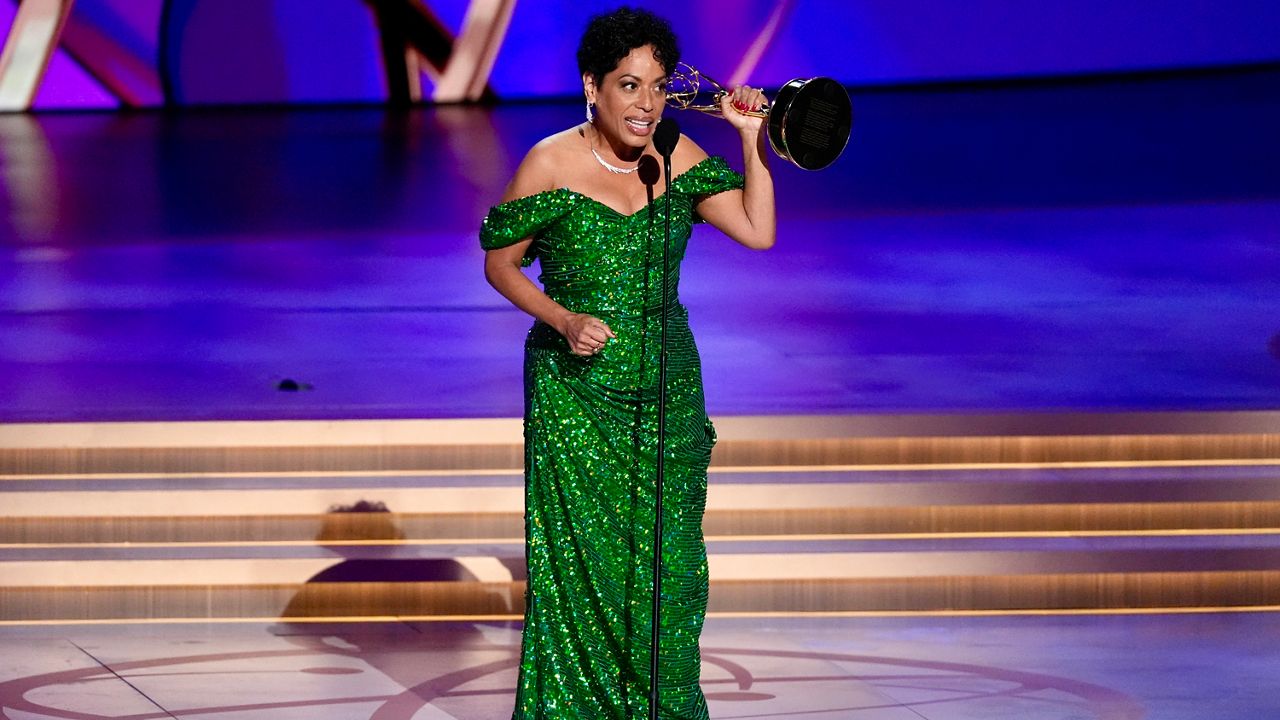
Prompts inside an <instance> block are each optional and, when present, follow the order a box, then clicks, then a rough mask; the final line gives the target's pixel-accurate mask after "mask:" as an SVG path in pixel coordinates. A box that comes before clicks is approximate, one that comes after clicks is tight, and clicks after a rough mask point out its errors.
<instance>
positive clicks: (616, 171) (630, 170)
mask: <svg viewBox="0 0 1280 720" xmlns="http://www.w3.org/2000/svg"><path fill="white" fill-rule="evenodd" d="M591 154H592V155H595V156H596V162H598V163H600V164H601V165H603V166H604V169H605V170H608V171H609V172H611V173H613V174H615V175H630V174H631V173H633V172H635V171H636V170H639V169H640V166H639V165H636V166H635V167H633V168H620V167H618V166H617V165H611V164H610V163H609V162H608V161H607V160H605V159H604V158H602V157H600V153H598V152H596V144H595V141H592V143H591Z"/></svg>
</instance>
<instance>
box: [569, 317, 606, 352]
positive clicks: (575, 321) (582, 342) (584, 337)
mask: <svg viewBox="0 0 1280 720" xmlns="http://www.w3.org/2000/svg"><path fill="white" fill-rule="evenodd" d="M560 334H561V335H563V336H564V339H565V340H567V341H568V342H569V352H571V353H573V354H574V355H581V356H583V357H591V356H592V355H595V354H596V353H598V352H600V350H601V348H603V347H604V345H605V343H607V342H609V340H611V339H613V338H616V337H617V335H614V334H613V331H612V330H610V329H609V326H608V325H606V324H605V322H604V321H603V320H601V319H600V318H597V317H595V316H592V315H587V314H586V313H571V314H570V315H569V317H568V318H567V319H566V320H565V321H564V323H563V327H561V328H560Z"/></svg>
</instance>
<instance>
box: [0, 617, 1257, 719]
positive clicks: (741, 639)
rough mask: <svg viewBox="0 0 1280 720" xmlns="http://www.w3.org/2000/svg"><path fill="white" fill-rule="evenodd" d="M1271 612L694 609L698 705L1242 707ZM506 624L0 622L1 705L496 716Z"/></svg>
mask: <svg viewBox="0 0 1280 720" xmlns="http://www.w3.org/2000/svg"><path fill="white" fill-rule="evenodd" d="M1278 632H1280V615H1278V614H1274V613H1233V614H1188V615H1080V616H1061V615H1058V616H1054V615H1049V616H1007V615H1006V616H983V617H956V616H952V617H919V616H917V617H842V618H806V619H801V618H794V617H792V618H786V617H773V618H711V619H710V620H709V621H708V623H707V627H706V631H705V633H704V634H703V656H704V657H703V687H704V690H705V692H706V693H707V696H708V699H709V702H710V707H711V716H712V717H713V718H716V720H732V719H734V718H759V719H763V718H776V719H778V720H784V719H785V720H795V719H796V718H813V719H814V720H897V719H901V720H977V719H979V718H981V719H982V720H993V719H995V718H1009V719H1011V720H1013V719H1016V720H1146V719H1150V720H1202V719H1203V718H1206V717H1212V718H1215V720H1257V719H1258V718H1269V717H1276V716H1277V714H1280V698H1278V697H1277V696H1276V693H1275V668H1276V667H1278V666H1280V649H1278V648H1277V647H1276V644H1275V642H1274V638H1275V637H1276V634H1277V633H1278ZM518 650H519V627H518V625H513V624H505V623H489V622H483V621H478V622H471V621H456V622H432V623H415V622H387V623H348V624H292V625H284V624H277V625H260V624H239V623H237V624H207V625H206V624H190V625H172V624H171V625H137V626H120V625H116V626H111V625H106V626H44V627H4V628H0V708H3V712H4V713H5V715H4V716H5V717H8V718H14V719H21V720H33V719H34V718H53V717H58V718H77V719H78V720H95V719H98V718H102V719H106V718H111V719H112V720H120V719H121V718H132V719H134V720H143V719H145V718H181V719H182V720H258V719H259V718H261V719H262V720H267V719H269V720H289V719H292V718H297V719H298V720H302V719H304V718H305V719H306V720H353V719H354V718H369V719H372V720H410V719H411V718H413V719H415V720H447V719H449V718H458V719H460V720H468V719H476V720H479V719H480V718H485V719H490V720H491V719H493V718H502V717H507V716H508V715H509V713H510V712H511V706H512V702H513V688H514V683H515V665H516V659H517V653H518Z"/></svg>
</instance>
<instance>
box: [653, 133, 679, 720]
mask: <svg viewBox="0 0 1280 720" xmlns="http://www.w3.org/2000/svg"><path fill="white" fill-rule="evenodd" d="M679 141H680V128H679V126H677V125H676V121H675V120H670V119H666V120H662V121H660V122H659V123H658V126H657V127H656V128H655V129H654V131H653V149H654V150H657V151H658V154H659V155H661V156H662V175H663V177H664V178H666V190H665V191H664V193H663V196H662V197H664V198H665V199H666V201H665V203H664V204H665V205H666V207H665V208H664V209H663V210H664V211H663V213H662V216H663V226H664V233H663V238H662V302H661V303H660V305H659V312H660V313H661V315H660V319H661V322H662V332H661V335H660V339H659V341H658V467H657V475H656V478H655V481H654V483H655V485H654V493H653V505H654V515H653V517H654V520H653V638H652V639H651V641H650V645H649V720H658V636H659V631H660V629H661V627H662V625H661V622H660V621H661V618H662V485H663V475H664V471H665V469H666V464H667V314H668V312H669V311H670V308H669V307H668V306H669V300H668V298H669V297H670V296H669V291H670V287H669V278H668V276H669V274H670V273H669V270H670V269H671V266H670V258H671V153H672V152H673V151H674V150H675V149H676V143H677V142H679Z"/></svg>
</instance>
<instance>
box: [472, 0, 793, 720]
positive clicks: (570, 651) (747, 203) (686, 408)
mask: <svg viewBox="0 0 1280 720" xmlns="http://www.w3.org/2000/svg"><path fill="white" fill-rule="evenodd" d="M678 60H679V50H678V49H677V44H676V39H675V37H674V35H673V34H672V32H671V29H670V27H669V26H668V24H667V23H666V21H664V20H662V19H660V18H657V17H656V16H654V15H652V14H650V13H648V12H645V11H640V10H632V9H628V8H622V9H619V10H617V11H614V12H612V13H608V14H605V15H601V16H598V17H595V18H593V19H592V20H591V22H590V24H589V25H588V27H587V30H586V32H585V33H584V35H583V37H582V41H581V43H580V45H579V49H578V64H579V68H580V70H581V72H582V88H583V93H584V94H585V95H586V101H587V110H586V115H587V120H586V122H584V123H581V124H579V125H577V126H575V127H572V128H569V129H568V130H565V131H563V132H560V133H557V134H555V135H552V136H550V137H548V138H546V139H544V140H543V141H541V142H539V143H538V144H537V145H536V146H535V147H534V148H533V149H531V150H530V151H529V154H528V155H527V156H526V157H525V159H524V161H523V162H522V163H521V165H520V167H519V169H518V170H517V171H516V174H515V177H514V179H513V180H512V181H511V184H510V186H509V187H508V188H507V191H506V195H505V196H504V198H503V202H502V204H500V205H498V206H496V207H494V208H493V209H492V210H491V211H490V213H489V215H488V217H486V218H485V221H484V225H483V228H482V230H481V244H482V246H483V247H484V248H485V250H486V253H485V277H486V278H487V279H488V280H489V282H490V283H491V284H492V285H493V286H494V288H496V289H497V290H498V292H500V293H501V294H502V295H503V296H505V297H506V298H507V299H508V300H510V301H511V302H512V303H513V304H514V305H515V306H516V307H518V308H520V309H521V310H524V311H525V312H527V313H529V314H530V315H532V316H534V317H535V318H536V319H537V322H535V323H534V326H533V328H532V329H531V330H530V332H529V336H528V339H527V341H526V343H525V463H526V465H525V481H526V491H525V502H526V511H525V521H526V540H527V549H526V554H527V559H528V564H529V591H528V596H527V602H528V605H527V608H526V615H525V630H524V643H523V650H522V656H521V661H520V679H519V684H518V689H517V697H516V709H515V714H514V717H515V718H518V719H521V720H524V719H533V718H582V719H583V720H588V719H590V720H602V719H609V720H613V719H618V720H623V719H631V718H644V717H647V703H648V693H649V666H650V663H649V644H650V640H651V635H652V624H651V623H652V612H651V602H652V595H651V593H652V589H653V573H652V558H653V526H654V522H653V521H654V487H655V482H654V480H655V466H656V457H657V419H658V418H657V407H656V400H657V396H658V387H657V385H658V358H659V348H658V342H659V337H660V333H661V318H660V317H659V308H660V305H661V300H662V297H661V287H662V286H661V280H662V276H661V271H662V268H661V259H662V239H663V235H664V230H663V215H664V214H666V213H669V214H670V217H671V233H672V246H671V248H670V254H671V265H670V267H669V268H668V270H669V272H670V273H671V279H670V286H671V288H672V294H673V295H674V294H675V292H674V289H675V288H676V287H677V285H678V279H679V263H680V260H681V258H683V255H684V250H685V245H686V242H687V241H688V239H689V236H690V230H691V228H692V224H693V222H695V221H696V220H698V219H701V220H705V221H706V222H709V223H711V224H712V225H713V226H715V227H716V228H718V229H720V230H721V231H722V232H724V233H725V234H726V235H728V236H729V237H731V238H733V239H734V240H736V241H738V242H739V243H741V244H743V245H745V246H747V247H750V248H756V249H765V248H768V247H770V246H772V245H773V242H774V231H775V221H774V198H773V180H772V177H771V176H770V173H769V168H768V165H767V163H766V160H765V150H764V147H765V146H764V137H763V133H762V128H761V125H762V121H761V120H760V119H759V118H755V117H750V116H747V115H744V114H742V112H739V110H742V111H747V110H754V109H758V108H759V107H760V106H761V105H762V103H763V101H764V98H763V95H762V94H761V93H760V91H759V90H754V89H751V88H745V87H743V88H735V89H734V90H733V92H732V94H731V95H729V96H727V97H725V98H723V99H722V101H721V106H722V107H721V109H722V110H723V112H724V116H725V118H726V119H727V120H728V122H729V123H730V125H732V127H733V128H734V129H735V130H737V132H738V134H739V135H740V136H741V139H742V149H743V163H744V165H745V173H744V175H745V177H744V175H739V174H738V173H736V172H734V171H733V170H731V169H729V167H728V165H727V164H726V163H725V161H724V160H723V159H721V158H712V157H708V156H707V154H706V153H705V152H703V150H702V149H701V148H699V147H698V146H697V145H695V144H694V143H693V142H692V141H691V140H689V139H688V138H684V137H682V138H681V139H680V140H679V142H678V143H677V145H676V148H675V151H674V153H673V154H672V158H671V168H672V181H671V189H670V191H669V192H668V193H665V194H662V192H661V188H663V187H664V182H663V179H662V178H661V175H660V172H661V171H660V170H659V171H658V173H659V178H658V182H657V184H656V185H654V186H652V187H650V186H646V184H645V183H644V182H642V179H641V176H642V175H645V174H646V173H645V172H638V171H637V170H638V169H639V167H640V165H641V164H642V162H644V163H648V164H649V167H650V168H652V167H653V165H654V164H655V162H654V161H655V159H656V158H657V153H656V152H655V151H654V149H653V145H652V138H653V133H654V129H655V127H656V126H657V122H658V119H659V118H660V117H661V116H662V111H663V109H664V107H665V102H666V81H667V77H668V76H669V75H670V74H671V73H672V71H673V70H674V69H675V65H676V63H677V62H678ZM646 157H647V158H649V159H648V160H645V158H646ZM654 188H657V190H656V191H655V190H654ZM651 194H658V195H659V196H658V197H657V198H656V199H653V200H651ZM535 257H536V258H537V259H538V260H539V262H540V263H541V271H542V272H541V276H540V278H539V279H540V280H541V282H542V284H543V289H539V288H538V287H537V285H535V284H534V283H533V282H531V281H530V280H529V279H528V278H527V277H526V276H525V275H524V274H523V273H522V272H521V270H520V268H521V266H522V264H528V263H530V262H532V260H533V259H534V258H535ZM673 299H674V298H673ZM671 308H672V309H671V310H670V312H669V315H668V320H669V321H668V323H667V354H668V368H667V375H668V377H667V402H668V405H667V417H666V434H667V440H666V465H665V481H664V485H663V492H664V498H663V500H664V513H663V530H664V532H663V540H662V552H663V563H664V565H663V576H662V595H663V605H662V615H661V618H660V640H659V654H660V657H659V660H660V663H659V666H660V668H661V670H660V680H659V682H660V685H659V692H660V702H659V706H660V709H661V716H662V717H663V718H680V719H681V720H685V719H692V718H705V717H707V706H706V700H705V699H704V697H703V695H702V692H701V690H700V688H699V686H698V675H699V665H700V662H701V661H700V657H699V653H698V635H699V633H700V632H701V629H702V621H703V618H704V616H705V613H706V602H707V569H706V548H705V545H704V543H703V538H702V526H701V525H702V514H703V507H704V505H705V501H706V488H707V474H706V472H707V465H708V463H709V462H710V456H711V446H712V444H713V443H714V442H715V434H714V431H713V430H712V428H711V424H710V422H709V421H708V419H707V415H706V410H705V407H704V402H703V395H702V377H701V368H700V365H699V359H698V353H697V349H696V348H695V347H694V344H693V338H692V336H691V335H690V333H689V325H688V316H687V314H686V312H685V310H684V308H683V306H681V305H680V304H679V303H678V302H673V303H672V304H671Z"/></svg>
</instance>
